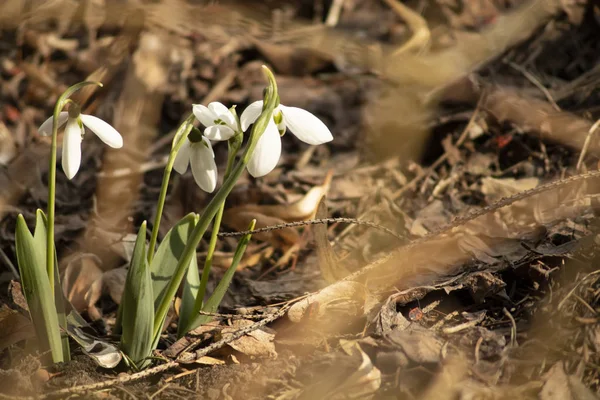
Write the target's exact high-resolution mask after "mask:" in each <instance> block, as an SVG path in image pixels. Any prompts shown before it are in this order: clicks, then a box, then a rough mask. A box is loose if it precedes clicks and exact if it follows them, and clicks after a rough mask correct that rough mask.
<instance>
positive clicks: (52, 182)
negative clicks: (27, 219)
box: [46, 102, 62, 295]
mask: <svg viewBox="0 0 600 400" xmlns="http://www.w3.org/2000/svg"><path fill="white" fill-rule="evenodd" d="M59 105H60V103H59V102H57V103H56V107H55V108H54V115H53V121H52V144H51V145H50V165H49V169H48V233H47V235H46V240H47V241H46V272H47V273H48V280H49V281H50V290H52V294H53V295H54V209H55V203H54V201H55V197H56V142H57V141H58V138H57V137H58V116H59V114H60V111H61V109H62V107H60V108H59Z"/></svg>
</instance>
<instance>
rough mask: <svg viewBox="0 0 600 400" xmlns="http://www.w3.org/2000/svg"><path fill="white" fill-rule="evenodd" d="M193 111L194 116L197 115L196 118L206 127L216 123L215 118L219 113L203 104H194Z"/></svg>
mask: <svg viewBox="0 0 600 400" xmlns="http://www.w3.org/2000/svg"><path fill="white" fill-rule="evenodd" d="M192 112H193V113H194V117H196V119H197V120H198V121H200V123H201V124H202V125H204V126H206V127H209V126H213V125H214V124H215V120H216V119H217V114H215V113H214V112H212V111H211V110H209V109H208V108H207V107H206V106H203V105H202V104H194V106H193V107H192Z"/></svg>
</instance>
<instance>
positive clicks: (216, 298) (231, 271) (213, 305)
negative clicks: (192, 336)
mask: <svg viewBox="0 0 600 400" xmlns="http://www.w3.org/2000/svg"><path fill="white" fill-rule="evenodd" d="M255 226H256V220H255V219H254V220H252V222H250V226H249V227H248V230H249V231H251V230H253V229H254V227H255ZM251 237H252V234H250V233H249V234H247V235H245V236H242V238H241V239H240V241H239V243H238V245H237V248H236V249H235V254H234V255H233V261H232V262H231V265H230V266H229V268H227V271H225V274H224V275H223V278H222V279H221V281H220V282H219V284H218V285H217V287H216V288H215V291H214V292H213V294H212V295H211V296H210V297H209V299H208V300H207V301H206V303H204V305H203V306H202V311H204V312H207V313H211V314H212V313H215V312H216V311H217V310H218V308H219V305H220V304H221V301H222V300H223V297H225V293H227V289H229V285H230V284H231V280H232V279H233V276H234V275H235V271H236V270H237V266H238V265H239V263H240V261H241V260H242V257H243V256H244V252H245V251H246V247H248V243H249V242H250V238H251ZM212 318H213V317H212V316H210V315H200V314H198V311H196V310H195V312H194V315H192V316H191V317H190V318H189V319H190V320H191V321H193V322H192V323H191V324H190V325H189V326H188V327H187V328H186V329H185V330H184V332H183V333H182V335H184V334H185V333H187V332H189V331H191V330H192V329H195V328H197V327H198V326H200V325H202V324H205V323H207V322H209V321H210V320H211V319H212Z"/></svg>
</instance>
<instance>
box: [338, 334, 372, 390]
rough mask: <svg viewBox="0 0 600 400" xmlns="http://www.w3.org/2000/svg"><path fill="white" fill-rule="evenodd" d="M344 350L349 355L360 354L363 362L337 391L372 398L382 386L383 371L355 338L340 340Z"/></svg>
mask: <svg viewBox="0 0 600 400" xmlns="http://www.w3.org/2000/svg"><path fill="white" fill-rule="evenodd" d="M340 346H341V347H342V350H344V352H346V354H348V355H350V356H351V355H353V354H356V353H358V354H360V357H361V359H362V362H361V364H360V366H359V367H358V370H356V371H355V372H354V373H352V375H350V376H349V377H348V379H346V380H345V381H344V382H343V383H342V385H341V387H339V388H337V389H336V390H337V391H342V392H345V393H346V394H347V395H351V397H353V398H360V399H371V398H372V397H373V396H374V394H375V392H377V390H379V387H380V386H381V371H379V369H377V368H376V367H375V366H374V365H373V362H372V361H371V358H370V357H369V356H368V355H367V353H365V352H364V351H363V350H362V348H361V347H360V345H359V344H358V342H356V341H355V340H344V339H342V340H340Z"/></svg>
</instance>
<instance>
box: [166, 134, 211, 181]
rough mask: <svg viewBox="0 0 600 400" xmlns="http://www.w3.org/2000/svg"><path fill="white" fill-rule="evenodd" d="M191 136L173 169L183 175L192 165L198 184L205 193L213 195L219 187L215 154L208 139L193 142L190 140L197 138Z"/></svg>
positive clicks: (182, 147) (182, 148)
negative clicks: (189, 165)
mask: <svg viewBox="0 0 600 400" xmlns="http://www.w3.org/2000/svg"><path fill="white" fill-rule="evenodd" d="M190 135H191V136H192V137H189V136H188V138H187V139H185V142H184V143H183V144H182V145H181V148H180V149H179V152H177V156H176V157H175V162H174V163H173V168H175V171H177V172H179V173H180V174H182V175H183V174H185V172H186V171H187V168H188V164H192V175H193V176H194V180H195V181H196V184H197V185H198V186H200V188H201V189H202V190H204V191H205V192H208V193H212V192H213V191H214V190H215V187H216V186H217V164H216V163H215V153H214V152H213V149H212V146H211V144H210V141H209V140H208V139H207V138H205V137H204V136H202V139H201V140H199V141H195V142H192V141H190V139H192V140H194V139H195V138H194V137H193V133H192V134H190Z"/></svg>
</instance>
